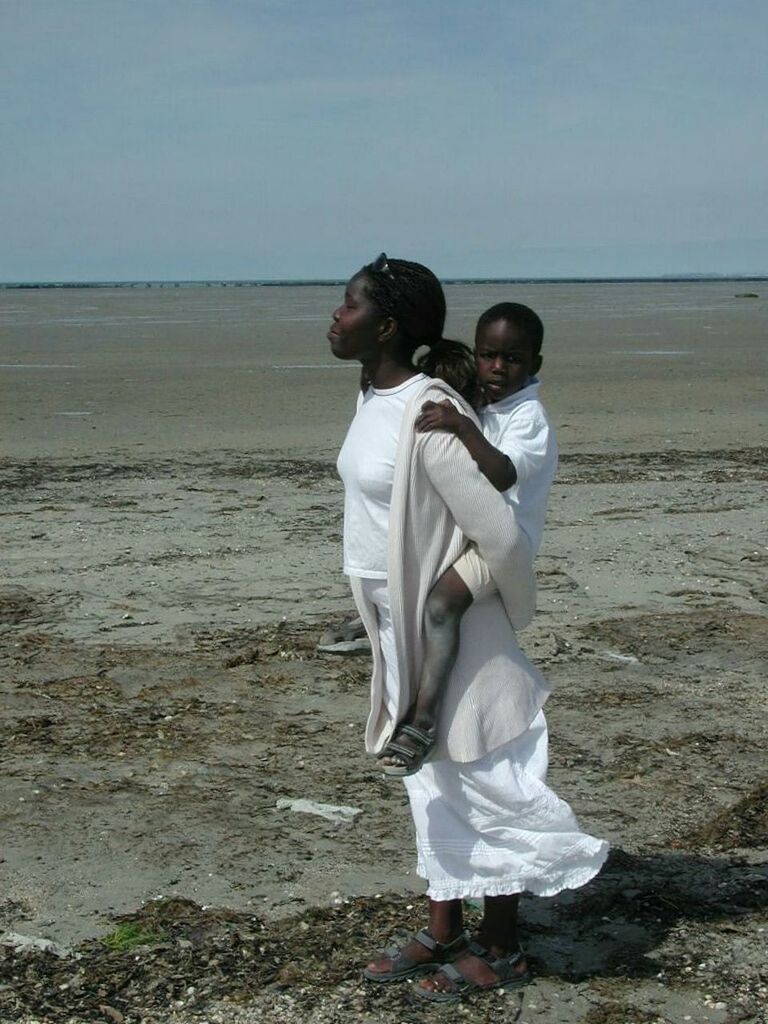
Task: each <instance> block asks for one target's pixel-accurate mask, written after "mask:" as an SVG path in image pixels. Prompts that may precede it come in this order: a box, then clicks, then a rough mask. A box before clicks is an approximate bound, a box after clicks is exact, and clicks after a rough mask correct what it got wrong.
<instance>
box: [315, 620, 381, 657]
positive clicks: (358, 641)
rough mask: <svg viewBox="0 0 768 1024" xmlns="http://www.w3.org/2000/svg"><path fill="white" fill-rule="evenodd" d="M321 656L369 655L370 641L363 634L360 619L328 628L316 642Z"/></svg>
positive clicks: (363, 627) (364, 633)
mask: <svg viewBox="0 0 768 1024" xmlns="http://www.w3.org/2000/svg"><path fill="white" fill-rule="evenodd" d="M317 650H318V651H320V652H321V653H322V654H370V653H371V641H370V640H369V639H368V636H367V634H366V632H365V626H363V622H362V619H360V618H359V617H358V618H354V619H348V620H347V621H345V622H342V623H341V625H339V626H329V627H328V629H326V630H325V631H324V632H323V633H322V634H321V636H320V639H319V640H318V642H317Z"/></svg>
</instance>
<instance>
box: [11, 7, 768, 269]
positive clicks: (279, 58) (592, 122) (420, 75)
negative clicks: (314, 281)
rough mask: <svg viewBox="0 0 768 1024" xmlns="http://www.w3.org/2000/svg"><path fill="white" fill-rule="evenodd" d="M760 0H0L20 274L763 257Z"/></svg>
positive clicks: (653, 264)
mask: <svg viewBox="0 0 768 1024" xmlns="http://www.w3.org/2000/svg"><path fill="white" fill-rule="evenodd" d="M766 111H768V4H766V3H765V0H728V2H727V3H723V2H722V0H494V2H490V0H462V2H461V3H459V2H455V0H441V2H440V3H437V2H432V0H423V2H422V0H375V2H369V0H354V2H346V0H0V152H1V153H2V158H1V159H0V237H2V244H1V245H0V280H5V281H10V280H83V279H114V280H118V279H134V278H140V279H144V278H151V279H189V278H193V279H197V278H270V279H279V278H295V277H313V278H318V277H319V278H326V277H344V276H345V275H347V274H348V273H349V272H350V271H351V270H353V269H355V268H356V267H357V266H359V265H360V264H361V263H362V262H365V261H367V260H368V259H370V258H372V257H374V256H375V255H376V254H377V253H378V252H379V251H380V250H382V249H385V250H387V251H388V252H389V253H390V254H392V255H400V256H405V257H411V258H415V259H419V260H421V261H422V262H425V263H427V264H429V265H430V266H432V267H433V268H434V269H435V270H436V272H437V273H439V274H441V275H442V276H485V275H488V276H514V275H525V276H527V275H530V276H563V275H578V276H591V275H592V276H594V275H609V276H610V275H616V276H620V275H631V274H640V275H643V274H665V273H706V272H713V273H722V272H747V273H749V272H763V273H765V272H768V130H767V129H768V116H767V114H766Z"/></svg>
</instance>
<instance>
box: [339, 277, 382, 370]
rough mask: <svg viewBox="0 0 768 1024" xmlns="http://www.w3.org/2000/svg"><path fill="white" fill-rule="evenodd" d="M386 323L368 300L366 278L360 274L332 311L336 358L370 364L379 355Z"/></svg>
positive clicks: (354, 278)
mask: <svg viewBox="0 0 768 1024" xmlns="http://www.w3.org/2000/svg"><path fill="white" fill-rule="evenodd" d="M383 324H384V317H383V316H382V315H381V313H379V311H378V310H377V309H376V307H375V306H374V305H373V303H372V302H371V300H370V299H369V298H368V294H367V292H366V288H365V276H364V275H363V274H357V275H356V276H355V277H353V278H352V280H351V281H350V282H349V284H348V285H347V287H346V291H345V292H344V301H343V302H342V304H341V305H340V306H338V307H337V308H336V309H335V310H334V311H333V323H332V324H331V329H330V330H329V331H328V334H327V338H328V341H329V342H330V343H331V352H333V354H334V355H335V356H336V358H337V359H357V360H359V361H360V362H361V363H365V362H369V361H370V360H371V359H373V358H375V357H376V356H377V355H378V353H379V352H380V349H381V341H380V334H381V328H382V326H383Z"/></svg>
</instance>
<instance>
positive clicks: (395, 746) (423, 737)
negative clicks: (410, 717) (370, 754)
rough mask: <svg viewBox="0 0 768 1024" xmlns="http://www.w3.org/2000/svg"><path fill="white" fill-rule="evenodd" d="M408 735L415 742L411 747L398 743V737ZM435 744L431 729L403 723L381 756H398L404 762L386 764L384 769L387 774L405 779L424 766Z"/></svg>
mask: <svg viewBox="0 0 768 1024" xmlns="http://www.w3.org/2000/svg"><path fill="white" fill-rule="evenodd" d="M403 736H405V737H407V738H408V739H409V740H410V741H411V743H412V744H413V745H412V746H410V747H406V746H404V745H403V744H402V743H398V742H397V741H398V737H403ZM434 745H435V733H434V730H432V729H430V730H429V731H428V732H427V731H426V730H425V729H417V728H416V726H415V725H401V726H399V727H398V728H397V729H396V730H395V735H394V736H393V738H392V739H391V740H390V741H389V743H388V744H387V745H386V747H384V750H382V752H381V753H380V754H379V757H380V758H381V757H397V758H399V759H400V760H401V761H402V762H403V764H385V765H384V766H383V768H382V771H383V772H384V774H385V775H392V776H394V777H395V778H398V779H404V778H405V777H406V776H407V775H415V774H416V772H417V771H419V769H420V768H421V767H422V765H423V764H424V762H425V761H426V759H427V757H428V756H429V754H430V751H431V750H432V748H433V747H434Z"/></svg>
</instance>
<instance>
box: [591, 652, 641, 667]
mask: <svg viewBox="0 0 768 1024" xmlns="http://www.w3.org/2000/svg"><path fill="white" fill-rule="evenodd" d="M598 657H599V658H602V660H603V661H619V662H621V663H622V664H623V665H639V664H640V659H639V658H636V657H635V656H634V654H619V653H618V651H601V652H600V654H599V655H598Z"/></svg>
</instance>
